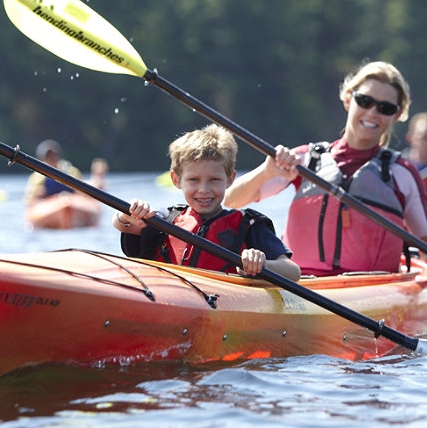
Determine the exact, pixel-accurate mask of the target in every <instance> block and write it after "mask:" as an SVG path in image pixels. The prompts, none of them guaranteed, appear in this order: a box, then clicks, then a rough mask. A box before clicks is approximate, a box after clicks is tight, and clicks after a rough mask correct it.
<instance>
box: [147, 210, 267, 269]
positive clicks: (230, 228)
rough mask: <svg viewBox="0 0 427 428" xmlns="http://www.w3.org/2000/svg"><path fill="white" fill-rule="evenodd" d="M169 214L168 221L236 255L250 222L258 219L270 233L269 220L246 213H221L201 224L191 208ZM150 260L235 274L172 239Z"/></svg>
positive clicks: (209, 255)
mask: <svg viewBox="0 0 427 428" xmlns="http://www.w3.org/2000/svg"><path fill="white" fill-rule="evenodd" d="M169 210H170V215H169V218H168V221H171V222H173V223H174V224H176V225H177V226H179V227H181V228H182V229H185V230H187V231H189V232H192V233H194V234H197V235H199V236H203V237H204V238H206V239H208V240H209V241H211V242H213V243H215V244H218V245H221V246H222V247H224V248H227V249H229V250H231V251H234V252H235V253H237V254H240V253H241V252H242V251H243V250H244V249H245V248H246V244H245V237H246V233H247V231H248V230H249V228H250V226H251V225H252V224H253V222H254V221H256V220H258V219H262V220H263V221H265V222H266V223H267V224H268V225H269V226H270V227H271V228H272V230H274V228H273V225H272V223H271V220H270V219H268V218H267V217H265V216H264V215H262V214H261V213H258V212H257V211H255V210H250V209H247V210H242V211H238V210H230V211H227V210H223V211H222V212H221V214H219V215H218V216H216V217H215V218H213V219H210V220H208V221H207V222H205V223H203V222H202V219H201V217H200V215H199V214H198V213H197V212H196V211H194V210H193V209H192V208H191V207H188V206H184V205H181V206H176V207H172V208H170V209H169ZM154 260H158V261H163V262H167V263H173V264H177V265H184V266H193V267H198V268H201V269H210V270H215V271H222V272H227V273H236V272H237V270H236V267H235V266H231V265H229V264H228V263H227V262H225V261H224V260H222V259H220V258H218V257H215V256H213V255H211V254H210V253H207V252H206V251H202V250H200V249H198V248H196V247H193V246H192V245H191V244H189V243H187V242H184V241H181V240H180V239H178V238H176V237H174V236H172V235H167V236H166V238H165V240H164V242H163V244H162V245H161V246H160V248H159V250H158V252H157V254H156V256H155V257H154Z"/></svg>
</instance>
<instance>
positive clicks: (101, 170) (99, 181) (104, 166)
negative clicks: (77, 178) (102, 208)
mask: <svg viewBox="0 0 427 428" xmlns="http://www.w3.org/2000/svg"><path fill="white" fill-rule="evenodd" d="M109 169H110V167H109V165H108V162H107V161H106V160H105V159H103V158H94V159H93V160H92V163H91V165H90V178H89V180H88V183H89V184H91V185H92V186H95V187H98V189H101V190H104V189H105V176H106V175H107V174H108V171H109Z"/></svg>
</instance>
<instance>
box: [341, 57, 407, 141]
mask: <svg viewBox="0 0 427 428" xmlns="http://www.w3.org/2000/svg"><path fill="white" fill-rule="evenodd" d="M369 79H375V80H378V81H379V82H382V83H388V84H390V85H391V86H393V87H394V88H395V89H396V91H397V94H398V100H397V103H398V105H399V108H400V110H401V114H400V116H399V119H398V120H400V121H401V122H405V120H406V119H408V116H409V106H410V104H411V94H410V89H409V84H408V82H406V80H405V79H404V78H403V76H402V74H401V73H400V71H399V70H398V69H397V68H396V67H394V66H393V65H392V64H390V63H388V62H384V61H374V62H369V63H365V64H362V65H361V66H360V67H359V68H358V69H357V70H356V71H354V72H352V73H349V74H348V75H347V76H346V77H345V78H344V82H343V83H342V84H341V85H340V99H341V100H344V98H345V94H346V93H348V92H352V91H357V89H358V88H359V87H360V86H361V85H362V83H364V82H365V81H366V80H369ZM389 138H390V135H389V133H386V134H383V136H382V137H381V141H380V145H382V146H385V145H387V143H388V140H389Z"/></svg>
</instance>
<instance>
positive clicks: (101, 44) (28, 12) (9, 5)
mask: <svg viewBox="0 0 427 428" xmlns="http://www.w3.org/2000/svg"><path fill="white" fill-rule="evenodd" d="M3 1H4V6H5V9H6V13H7V15H8V16H9V18H10V20H11V21H12V22H13V23H14V24H15V26H16V27H17V28H18V29H19V30H20V31H22V32H23V33H24V34H25V35H26V36H28V37H29V38H30V39H32V40H33V41H35V42H36V43H38V44H39V45H40V46H42V47H44V48H45V49H47V50H49V51H50V52H52V53H54V54H55V55H57V56H59V57H60V58H63V59H64V60H66V61H69V62H71V63H73V64H77V65H80V66H82V67H86V68H89V69H92V70H98V71H103V72H108V73H122V74H130V75H133V76H138V77H142V78H144V79H145V81H146V82H147V83H150V84H154V85H156V86H158V87H159V88H161V89H162V90H164V91H165V92H167V93H168V94H170V95H173V96H174V97H175V98H177V99H178V100H180V101H181V102H183V103H184V104H186V105H187V106H189V107H190V108H192V109H194V110H196V111H197V112H198V113H200V114H201V115H203V116H205V117H207V118H208V119H210V120H212V121H214V122H216V123H218V124H219V125H221V126H223V127H224V128H227V129H228V130H230V131H231V132H233V133H234V134H235V135H236V136H238V137H239V138H240V139H242V140H243V141H245V142H247V143H249V144H250V145H251V146H253V147H255V148H256V149H257V150H259V151H260V152H261V153H263V154H265V155H269V156H273V157H274V156H275V153H276V151H275V149H274V147H273V146H272V145H270V144H268V143H267V142H265V141H264V140H262V139H261V138H259V137H257V136H256V135H254V134H252V133H251V132H249V131H247V130H246V129H244V128H242V127H241V126H240V125H238V124H236V123H234V122H233V121H231V120H230V119H228V118H226V117H225V116H223V115H222V114H220V113H218V112H217V111H215V110H213V109H212V108H210V107H209V106H207V105H206V104H204V103H202V102H201V101H199V100H198V99H196V98H194V97H193V96H192V95H190V94H189V93H188V92H185V91H183V90H182V89H180V88H178V87H177V86H175V85H174V84H172V83H170V82H169V81H167V80H166V79H164V78H162V77H161V76H160V75H159V74H158V73H157V72H156V71H151V70H149V69H148V68H147V67H146V65H145V64H144V61H143V60H142V59H141V57H140V55H139V54H138V52H137V51H136V50H135V49H134V47H133V46H132V45H131V44H130V43H129V42H128V40H127V39H126V38H125V37H124V36H123V35H122V34H121V33H120V32H119V31H118V30H117V29H116V28H114V27H113V26H112V25H111V24H110V23H109V22H108V21H106V20H105V19H104V18H102V17H101V16H100V15H98V14H97V13H96V12H95V11H94V10H92V9H91V8H89V7H88V6H86V5H85V4H84V3H82V2H80V1H79V0H50V2H49V3H48V4H47V3H46V4H43V3H42V2H40V1H36V0H3ZM297 168H298V171H299V173H300V175H301V176H303V177H304V178H306V179H308V180H310V181H312V182H313V183H315V184H316V185H318V186H319V187H321V188H322V189H324V190H326V191H327V192H328V193H330V194H331V195H333V196H335V197H336V198H337V199H339V200H340V201H342V202H343V203H345V204H347V205H348V206H349V207H351V208H353V209H355V210H356V211H359V212H360V213H362V214H363V215H365V216H366V217H367V218H369V219H370V220H372V221H374V222H375V223H377V224H379V225H380V226H382V227H384V229H386V230H388V231H389V232H391V233H393V234H394V235H396V236H398V237H399V238H401V239H403V240H404V241H405V242H406V243H408V244H409V245H411V246H413V247H417V248H419V249H420V250H421V251H423V252H424V253H427V243H426V242H424V241H423V240H421V239H419V238H417V237H416V236H414V235H412V234H410V233H409V232H407V231H406V230H405V229H403V228H402V227H400V226H398V225H396V224H395V223H393V222H392V221H390V220H388V219H387V218H385V217H383V216H381V215H380V214H378V213H377V212H376V211H374V210H373V209H371V208H369V207H368V206H366V205H365V204H363V203H362V202H360V201H359V200H358V199H356V198H355V197H353V196H352V195H350V194H348V193H347V192H345V191H344V190H343V189H342V188H341V187H339V186H336V185H333V184H331V183H328V182H327V181H326V180H324V179H323V178H320V177H318V176H317V175H316V174H315V173H314V172H313V171H311V170H310V169H308V168H306V167H304V166H302V165H299V166H298V167H297Z"/></svg>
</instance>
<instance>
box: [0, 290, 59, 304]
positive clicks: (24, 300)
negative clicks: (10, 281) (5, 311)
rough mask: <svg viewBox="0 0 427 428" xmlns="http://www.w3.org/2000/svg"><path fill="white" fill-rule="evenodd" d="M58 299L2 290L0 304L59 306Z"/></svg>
mask: <svg viewBox="0 0 427 428" xmlns="http://www.w3.org/2000/svg"><path fill="white" fill-rule="evenodd" d="M60 303H61V302H60V301H59V300H58V299H51V298H49V297H40V296H33V295H30V294H23V293H9V292H4V291H0V304H4V305H12V306H19V307H21V308H32V307H34V306H35V305H45V306H54V307H56V306H59V305H60Z"/></svg>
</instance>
